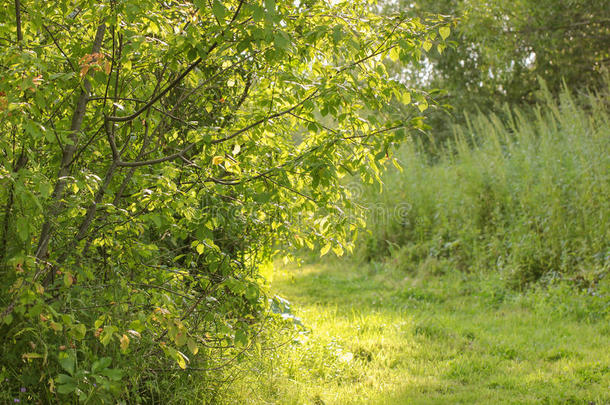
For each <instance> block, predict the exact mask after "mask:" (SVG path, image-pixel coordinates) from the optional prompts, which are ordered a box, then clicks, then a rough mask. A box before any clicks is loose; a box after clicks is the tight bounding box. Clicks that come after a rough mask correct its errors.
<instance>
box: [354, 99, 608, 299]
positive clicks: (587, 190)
mask: <svg viewBox="0 0 610 405" xmlns="http://www.w3.org/2000/svg"><path fill="white" fill-rule="evenodd" d="M545 94H546V102H545V103H544V104H542V105H541V106H538V107H536V108H535V109H534V110H533V111H530V110H523V109H519V108H506V109H505V110H504V111H503V114H502V117H508V118H507V119H505V120H503V119H502V118H500V117H499V116H497V115H479V116H476V117H474V118H471V119H470V121H469V125H468V126H466V127H464V128H461V129H458V130H457V133H456V136H455V138H454V140H453V142H451V143H450V144H449V145H448V146H447V147H445V148H443V149H442V151H440V152H439V157H438V159H434V160H433V159H431V158H430V156H429V155H427V154H426V153H425V151H424V150H423V149H422V147H421V143H418V142H409V143H407V144H405V147H403V148H402V149H401V152H400V153H398V154H397V156H398V160H400V161H401V163H402V166H403V169H404V170H403V171H402V172H400V171H398V170H392V171H390V172H389V173H387V174H386V175H385V177H384V182H385V189H384V193H382V194H381V195H379V194H378V193H377V191H376V190H373V191H372V192H370V193H369V194H368V196H367V204H368V205H369V207H370V211H369V212H370V213H369V216H368V218H369V219H368V223H369V229H370V230H371V234H370V235H369V236H367V237H366V243H367V246H368V248H367V251H368V253H367V254H368V255H369V257H371V258H378V257H381V256H385V255H389V256H390V257H391V261H392V263H394V265H395V266H397V267H399V268H402V269H403V270H405V271H407V272H415V273H416V272H418V271H420V270H422V269H423V270H424V271H425V272H427V273H429V274H444V273H447V272H449V273H450V272H454V271H456V270H458V271H463V272H477V273H498V274H499V275H500V276H501V277H502V278H503V279H504V283H505V284H506V286H508V287H513V288H515V287H516V288H523V287H525V286H527V285H530V284H531V283H532V282H535V281H538V280H541V279H543V280H546V281H547V282H548V281H549V280H554V279H557V280H571V281H572V282H573V284H574V285H576V286H578V287H584V288H586V289H590V290H589V291H590V292H591V293H594V291H595V287H596V285H597V283H598V282H599V281H600V280H601V279H603V278H604V277H606V276H607V275H608V271H609V270H610V250H609V246H610V224H609V223H608V220H609V218H610V215H609V214H610V199H609V198H608V197H609V196H610V178H609V177H608V176H609V174H610V159H609V157H608V153H607V152H608V150H609V148H610V132H609V131H608V124H609V122H610V115H609V112H608V92H607V91H606V92H604V93H600V94H599V95H598V96H587V97H582V98H578V97H574V96H573V95H571V94H570V93H569V92H568V91H564V92H563V93H562V95H561V98H560V101H559V102H557V101H555V100H554V99H553V97H552V96H551V95H550V93H549V92H546V93H545Z"/></svg>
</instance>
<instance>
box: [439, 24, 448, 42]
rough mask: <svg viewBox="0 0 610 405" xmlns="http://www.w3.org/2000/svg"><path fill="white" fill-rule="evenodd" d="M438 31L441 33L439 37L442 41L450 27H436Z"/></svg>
mask: <svg viewBox="0 0 610 405" xmlns="http://www.w3.org/2000/svg"><path fill="white" fill-rule="evenodd" d="M438 33H439V34H441V38H443V41H444V40H446V39H447V37H449V35H450V34H451V28H449V27H440V28H439V29H438Z"/></svg>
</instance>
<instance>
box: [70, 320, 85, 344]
mask: <svg viewBox="0 0 610 405" xmlns="http://www.w3.org/2000/svg"><path fill="white" fill-rule="evenodd" d="M86 334H87V327H86V326H85V325H84V324H82V323H79V324H77V325H74V326H73V327H72V336H73V337H74V339H76V340H83V339H84V338H85V335H86Z"/></svg>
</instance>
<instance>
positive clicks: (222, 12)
mask: <svg viewBox="0 0 610 405" xmlns="http://www.w3.org/2000/svg"><path fill="white" fill-rule="evenodd" d="M212 13H214V17H216V18H217V19H218V20H219V21H223V20H224V18H225V16H226V15H227V9H226V8H225V6H224V5H223V4H222V3H221V2H220V1H219V0H214V1H213V2H212Z"/></svg>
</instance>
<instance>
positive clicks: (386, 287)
mask: <svg viewBox="0 0 610 405" xmlns="http://www.w3.org/2000/svg"><path fill="white" fill-rule="evenodd" d="M274 277H275V279H274V281H273V283H272V289H273V290H274V291H275V292H276V293H278V294H279V295H281V296H283V297H285V298H286V299H288V300H289V301H290V302H291V303H292V307H293V312H294V313H295V315H297V316H299V317H300V318H301V319H302V321H303V323H304V324H305V326H306V327H307V328H308V330H309V332H307V333H304V334H301V335H300V336H299V337H297V339H296V340H295V343H293V344H290V345H286V346H284V349H283V351H281V352H280V354H279V355H278V356H277V357H274V358H273V359H270V360H269V362H268V364H266V366H265V367H263V368H262V369H259V370H258V373H257V374H258V376H257V378H258V380H256V381H252V382H251V383H252V385H250V389H252V391H250V392H248V393H247V395H246V396H247V401H245V402H249V403H278V404H316V405H320V404H352V403H365V404H368V403H372V404H377V403H381V404H384V403H385V404H418V403H422V404H434V403H439V404H454V403H455V404H457V403H466V404H472V403H481V404H499V403H516V404H524V403H536V404H538V403H549V404H555V403H583V404H610V317H609V316H608V314H609V312H610V310H609V306H610V300H609V299H608V295H607V294H606V295H605V296H604V295H603V294H602V292H606V293H607V292H609V290H610V289H609V288H607V285H606V286H602V287H600V288H598V290H597V292H596V293H592V291H589V292H587V291H581V292H578V291H575V290H573V289H571V288H569V287H567V286H565V285H563V286H562V285H555V286H553V287H549V288H544V289H542V288H540V289H535V290H530V291H529V292H527V293H525V294H524V293H517V292H511V291H509V290H506V289H504V288H503V287H502V281H501V280H500V279H499V278H495V279H490V278H481V277H475V276H464V275H463V274H459V273H456V274H454V275H444V276H440V277H438V276H437V277H428V278H426V277H407V276H405V274H401V273H398V272H397V271H395V270H392V269H391V268H388V267H385V266H382V265H374V264H373V265H354V264H350V263H349V262H342V261H338V262H331V264H311V265H307V266H304V267H302V268H300V269H292V268H290V269H285V270H284V271H278V272H276V274H275V276H274ZM600 291H601V292H600ZM242 394H245V393H244V392H243V391H242Z"/></svg>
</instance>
